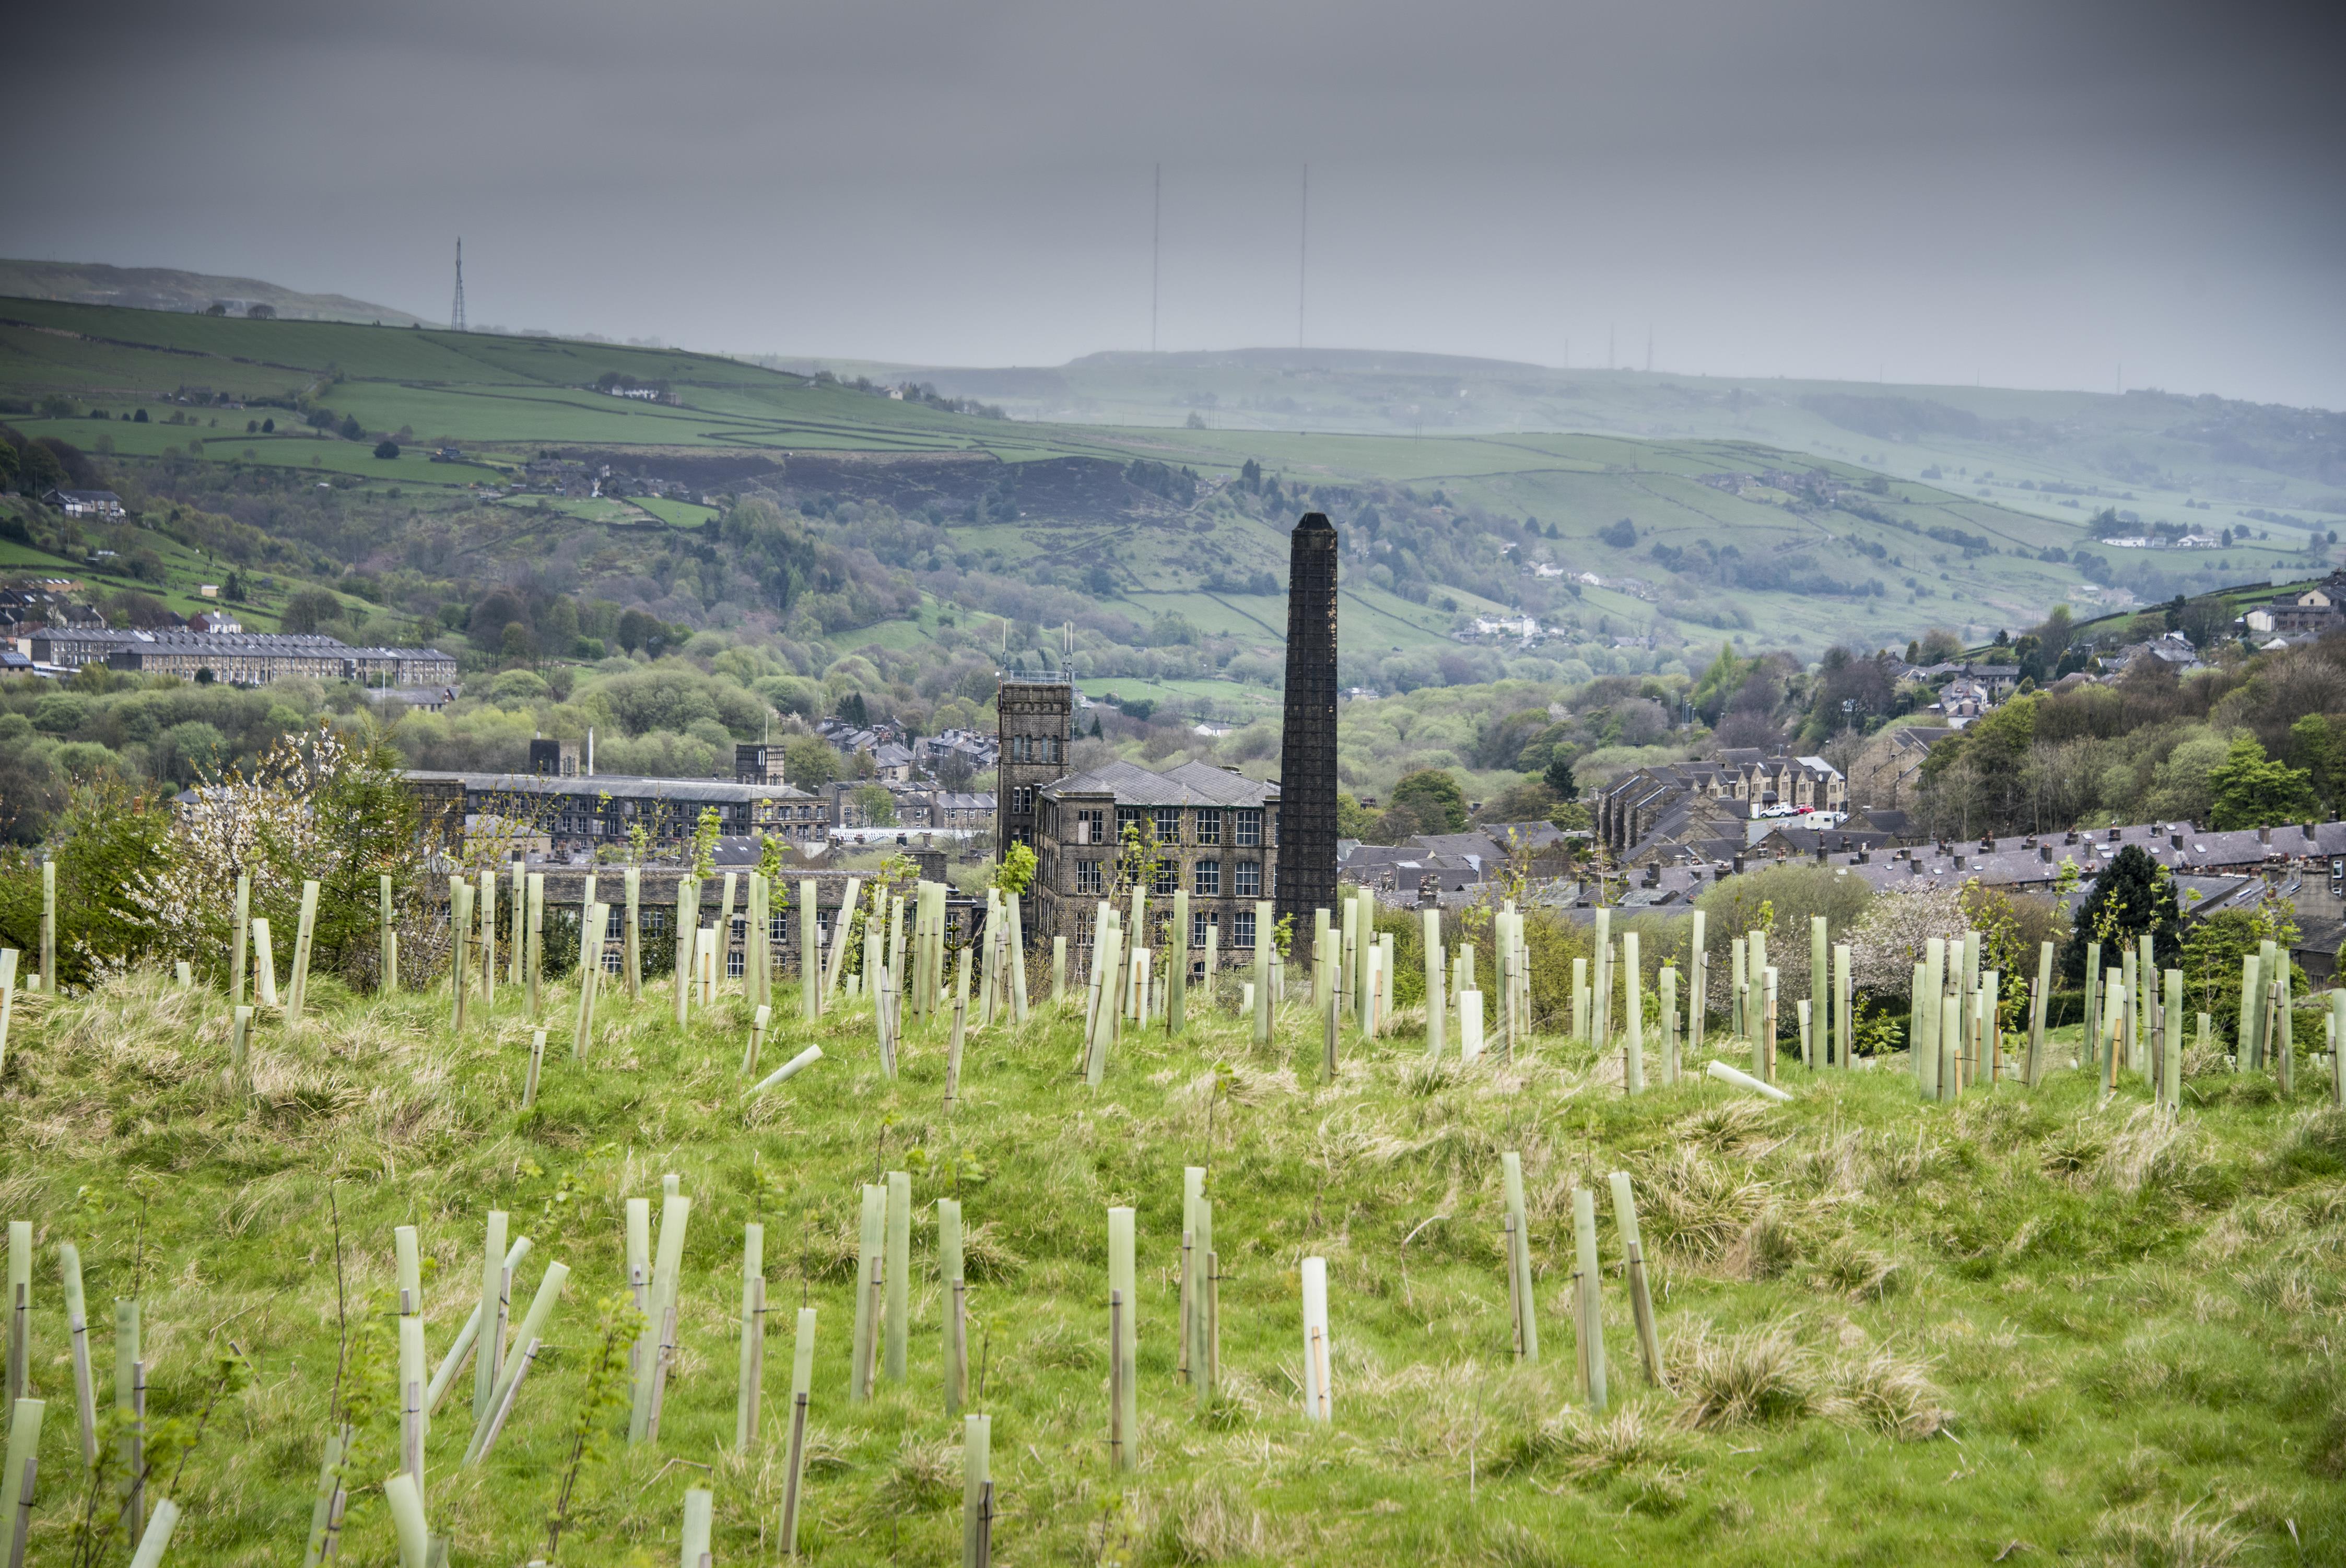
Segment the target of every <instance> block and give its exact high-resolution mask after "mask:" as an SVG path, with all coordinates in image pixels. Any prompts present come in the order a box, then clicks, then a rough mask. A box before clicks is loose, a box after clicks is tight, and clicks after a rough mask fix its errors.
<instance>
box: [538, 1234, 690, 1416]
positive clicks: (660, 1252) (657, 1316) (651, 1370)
mask: <svg viewBox="0 0 2346 1568" xmlns="http://www.w3.org/2000/svg"><path fill="white" fill-rule="evenodd" d="M691 1218H692V1200H691V1199H690V1198H688V1197H686V1196H684V1195H683V1194H681V1193H668V1192H663V1193H662V1194H661V1196H660V1223H659V1238H658V1243H657V1247H656V1256H655V1257H654V1259H653V1262H652V1284H651V1296H650V1300H649V1302H648V1307H649V1316H648V1322H647V1324H646V1328H647V1329H648V1331H656V1332H658V1334H659V1335H660V1336H661V1338H660V1339H659V1340H658V1341H657V1342H655V1344H654V1345H652V1346H649V1347H646V1349H648V1350H650V1351H657V1350H658V1349H660V1348H661V1347H662V1346H665V1345H667V1344H668V1342H669V1336H670V1335H672V1334H673V1332H674V1330H673V1329H672V1328H671V1327H670V1325H671V1323H672V1320H673V1319H672V1314H673V1312H674V1309H675V1307H676V1298H677V1275H678V1271H679V1270H680V1269H681V1268H683V1265H684V1230H685V1227H686V1225H687V1224H688V1223H689V1222H690V1220H691ZM532 1310H533V1311H535V1308H532ZM666 1375H667V1369H666V1366H665V1364H664V1362H663V1360H662V1358H661V1357H660V1356H659V1355H658V1354H656V1353H652V1354H646V1355H644V1356H643V1357H642V1358H641V1361H640V1364H639V1365H638V1366H637V1370H636V1391H635V1402H634V1406H633V1408H632V1409H631V1410H630V1411H629V1412H628V1419H627V1441H629V1442H648V1441H651V1430H652V1410H653V1407H654V1405H655V1403H656V1402H657V1401H658V1398H659V1390H660V1386H661V1384H662V1382H663V1380H665V1378H666Z"/></svg>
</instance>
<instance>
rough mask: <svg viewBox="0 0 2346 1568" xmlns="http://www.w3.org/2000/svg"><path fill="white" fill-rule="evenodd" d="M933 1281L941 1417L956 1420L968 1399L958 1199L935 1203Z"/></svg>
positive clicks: (966, 1300) (965, 1291)
mask: <svg viewBox="0 0 2346 1568" xmlns="http://www.w3.org/2000/svg"><path fill="white" fill-rule="evenodd" d="M937 1278H939V1279H941V1280H943V1282H944V1288H945V1324H944V1361H945V1414H946V1415H947V1416H957V1415H959V1414H961V1408H962V1406H963V1405H964V1403H965V1402H967V1400H968V1399H969V1290H968V1285H967V1282H966V1280H965V1279H964V1268H963V1263H962V1247H961V1200H960V1199H958V1198H950V1197H941V1198H939V1199H937Z"/></svg>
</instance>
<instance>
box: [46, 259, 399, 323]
mask: <svg viewBox="0 0 2346 1568" xmlns="http://www.w3.org/2000/svg"><path fill="white" fill-rule="evenodd" d="M0 295H15V296H21V297H23V298H25V299H28V300H66V301H70V302H71V303H74V304H77V305H127V306H130V307H132V308H134V309H137V310H142V311H198V312H201V311H209V310H210V309H211V307H213V306H214V305H224V306H226V307H227V308H228V309H229V310H230V311H231V312H232V313H234V314H236V315H242V314H244V312H245V311H246V310H247V309H249V308H250V307H251V306H254V305H266V306H268V307H269V308H270V310H272V311H276V312H277V314H278V316H279V317H280V318H281V319H283V320H286V321H372V322H375V323H377V324H379V325H382V326H387V327H405V326H411V325H413V324H414V323H415V322H417V321H420V320H422V318H421V317H417V316H413V315H410V314H409V313H408V312H406V311H400V310H394V309H393V308H392V307H391V306H389V305H375V304H370V303H368V302H367V301H366V300H353V299H352V298H351V297H350V296H349V295H347V294H305V293H303V292H302V291H301V290H298V289H288V288H286V287H285V286H284V285H282V284H280V283H268V282H263V281H262V280H260V279H258V278H222V277H218V276H215V275H214V274H211V273H209V272H182V271H180V270H179V269H177V268H174V267H109V266H107V265H106V264H105V263H103V262H98V261H31V260H6V259H5V258H0Z"/></svg>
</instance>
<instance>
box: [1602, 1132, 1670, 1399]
mask: <svg viewBox="0 0 2346 1568" xmlns="http://www.w3.org/2000/svg"><path fill="white" fill-rule="evenodd" d="M1610 1179H1611V1181H1612V1186H1613V1227H1614V1229H1615V1230H1617V1231H1618V1232H1619V1233H1620V1236H1621V1249H1622V1253H1623V1256H1624V1257H1625V1258H1626V1260H1627V1263H1626V1268H1625V1270H1624V1272H1625V1273H1626V1275H1627V1285H1628V1287H1629V1314H1630V1316H1631V1318H1632V1319H1635V1320H1636V1322H1637V1353H1638V1355H1639V1356H1640V1357H1642V1358H1643V1359H1644V1360H1645V1363H1646V1380H1647V1382H1649V1383H1651V1384H1653V1385H1654V1386H1655V1387H1656V1388H1662V1389H1666V1388H1668V1387H1669V1380H1668V1377H1667V1376H1666V1375H1665V1374H1664V1372H1663V1369H1662V1341H1661V1336H1660V1333H1659V1332H1658V1329H1657V1328H1656V1326H1655V1323H1654V1297H1653V1292H1652V1290H1651V1288H1649V1286H1648V1284H1647V1279H1646V1248H1645V1244H1644V1243H1643V1242H1642V1241H1641V1240H1640V1239H1639V1237H1638V1234H1637V1198H1636V1196H1634V1195H1633V1194H1632V1193H1631V1192H1630V1190H1629V1175H1628V1173H1627V1171H1615V1172H1614V1173H1613V1175H1612V1176H1611V1178H1610Z"/></svg>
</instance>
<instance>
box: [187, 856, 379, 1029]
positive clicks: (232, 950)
mask: <svg viewBox="0 0 2346 1568" xmlns="http://www.w3.org/2000/svg"><path fill="white" fill-rule="evenodd" d="M382 886H383V894H382V908H383V917H382V918H383V929H384V931H385V932H388V931H389V930H390V929H391V891H390V890H391V879H390V878H389V877H388V876H386V877H384V878H383V879H382ZM229 943H230V946H229V950H228V1000H229V1005H230V1006H231V1007H233V1006H235V1005H236V1004H237V1003H240V1002H242V1001H243V1000H244V962H245V952H246V950H247V949H248V948H250V946H251V945H252V874H251V873H250V872H249V871H239V872H237V874H236V915H235V926H234V929H233V930H232V931H231V932H230V936H229Z"/></svg>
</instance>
